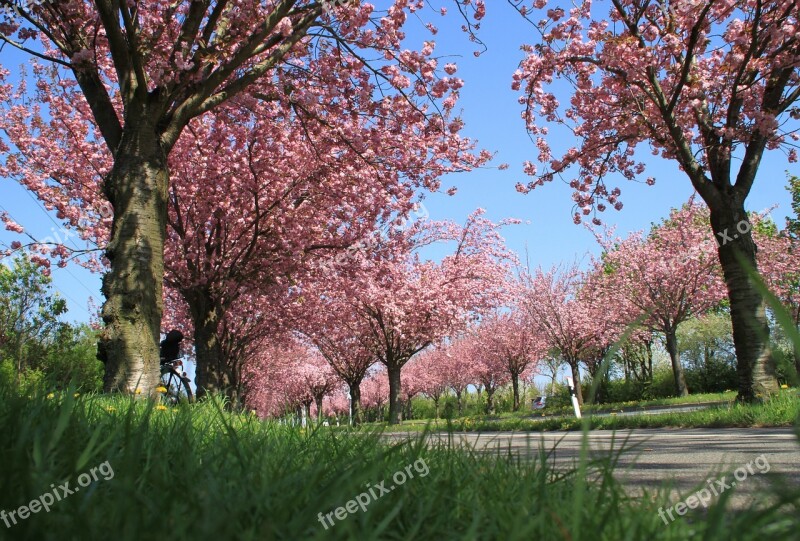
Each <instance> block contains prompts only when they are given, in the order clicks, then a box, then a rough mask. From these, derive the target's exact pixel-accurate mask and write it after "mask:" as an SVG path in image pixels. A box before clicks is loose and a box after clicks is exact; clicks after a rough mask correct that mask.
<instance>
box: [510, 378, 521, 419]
mask: <svg viewBox="0 0 800 541" xmlns="http://www.w3.org/2000/svg"><path fill="white" fill-rule="evenodd" d="M511 388H512V389H513V390H514V405H513V410H514V411H519V374H516V373H512V374H511Z"/></svg>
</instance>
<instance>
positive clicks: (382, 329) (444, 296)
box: [326, 211, 511, 424]
mask: <svg viewBox="0 0 800 541" xmlns="http://www.w3.org/2000/svg"><path fill="white" fill-rule="evenodd" d="M482 213H483V211H478V212H475V213H473V214H472V215H471V216H470V217H469V218H468V220H467V223H466V225H465V226H463V227H460V226H456V224H452V223H450V224H447V223H432V224H431V223H425V224H423V225H420V226H419V227H416V228H411V229H409V230H407V231H406V232H405V233H404V234H403V235H401V236H400V240H399V241H398V242H395V243H393V244H392V246H393V251H392V252H391V253H390V255H389V256H388V257H384V256H378V257H380V259H378V260H375V256H374V255H373V254H363V255H364V256H365V259H364V261H363V262H362V265H361V268H360V269H349V274H350V275H351V276H353V279H352V281H351V282H350V284H349V286H347V287H340V289H339V291H338V292H334V291H327V292H326V294H328V295H331V296H332V295H334V294H339V295H344V298H345V299H346V302H349V303H351V305H352V310H354V311H355V313H356V314H357V315H358V317H360V318H361V319H362V321H364V322H365V324H366V326H367V327H368V328H369V329H370V336H369V340H368V343H369V344H370V346H369V347H370V349H372V351H373V353H374V355H375V356H376V357H377V358H378V360H379V361H380V362H381V363H383V364H384V365H385V366H386V368H387V372H388V377H389V422H390V423H391V424H396V423H399V422H400V413H401V412H400V404H399V400H398V397H399V396H400V391H401V379H400V378H401V371H402V368H403V366H404V365H405V364H406V363H407V362H408V361H409V360H410V359H411V358H412V357H413V356H414V355H415V354H416V353H418V352H420V351H422V350H423V349H425V348H426V347H428V346H430V345H431V344H433V343H435V342H437V341H439V340H442V339H443V338H444V337H446V336H449V335H452V334H453V333H455V332H457V331H459V330H460V329H463V328H465V327H466V325H467V324H468V323H469V322H470V320H471V319H474V318H475V317H476V315H477V314H478V313H480V312H484V311H486V310H489V309H491V308H493V307H495V306H496V305H497V303H498V302H499V301H500V302H502V299H503V298H504V292H505V287H506V276H507V275H508V272H509V267H508V265H509V263H510V261H511V255H510V253H509V252H507V250H506V248H505V246H504V243H503V239H502V237H500V235H499V233H498V229H499V227H500V226H502V225H504V223H505V222H503V223H501V224H493V223H492V222H490V221H488V220H486V219H485V218H482V216H481V215H482ZM418 223H419V222H418ZM415 225H416V224H415ZM432 242H449V243H453V244H454V245H455V249H454V251H453V253H452V254H450V255H447V256H445V257H444V258H442V260H441V261H440V262H438V263H436V262H433V261H423V260H422V259H421V258H420V257H419V254H418V253H417V252H413V251H411V250H410V248H414V249H416V248H419V247H420V246H425V245H428V244H430V243H432Z"/></svg>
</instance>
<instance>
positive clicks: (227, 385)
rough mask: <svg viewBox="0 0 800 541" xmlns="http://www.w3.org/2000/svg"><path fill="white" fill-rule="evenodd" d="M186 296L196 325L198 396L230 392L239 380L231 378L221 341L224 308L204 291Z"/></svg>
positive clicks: (193, 292)
mask: <svg viewBox="0 0 800 541" xmlns="http://www.w3.org/2000/svg"><path fill="white" fill-rule="evenodd" d="M184 299H185V300H186V302H187V304H188V305H189V311H190V313H191V316H192V323H193V324H194V348H195V356H196V359H197V371H196V377H195V383H196V384H197V397H198V398H202V397H203V396H205V395H206V394H208V393H215V392H223V393H229V392H230V390H231V388H232V387H233V386H235V383H236V382H234V381H230V377H231V373H230V370H226V368H227V367H226V363H225V359H224V355H223V353H222V344H221V343H220V340H219V325H220V321H221V319H222V309H221V308H220V307H219V306H217V304H216V303H214V302H213V300H212V299H211V298H210V295H208V293H207V292H204V291H192V292H187V293H185V294H184Z"/></svg>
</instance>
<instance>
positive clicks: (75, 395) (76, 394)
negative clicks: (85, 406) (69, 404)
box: [72, 393, 81, 398]
mask: <svg viewBox="0 0 800 541" xmlns="http://www.w3.org/2000/svg"><path fill="white" fill-rule="evenodd" d="M80 395H81V393H75V394H74V395H72V396H74V397H75V398H78V397H79V396H80Z"/></svg>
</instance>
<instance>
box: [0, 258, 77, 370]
mask: <svg viewBox="0 0 800 541" xmlns="http://www.w3.org/2000/svg"><path fill="white" fill-rule="evenodd" d="M34 258H37V256H35V255H34V256H32V257H31V258H28V257H25V256H20V257H17V258H16V259H15V260H14V261H13V264H12V266H11V267H7V266H5V265H0V357H2V359H3V360H5V361H10V362H13V364H14V366H15V368H16V371H17V378H18V379H19V377H20V375H21V374H22V372H23V370H25V369H26V368H32V367H36V366H38V365H39V364H40V361H41V360H42V359H43V358H44V357H45V356H46V355H47V352H48V350H49V349H50V348H52V347H53V346H54V345H55V344H56V343H57V342H58V337H59V333H61V332H62V330H63V328H64V326H65V325H66V324H65V323H64V322H62V321H61V320H60V319H59V317H60V316H61V315H63V314H64V313H65V312H66V311H67V303H66V301H65V300H64V299H63V298H62V297H61V296H60V295H58V294H57V293H55V292H54V291H53V288H52V279H51V278H50V276H49V269H48V268H47V267H41V266H40V265H39V263H38V262H36V261H35V259H34Z"/></svg>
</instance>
